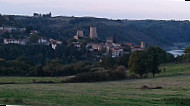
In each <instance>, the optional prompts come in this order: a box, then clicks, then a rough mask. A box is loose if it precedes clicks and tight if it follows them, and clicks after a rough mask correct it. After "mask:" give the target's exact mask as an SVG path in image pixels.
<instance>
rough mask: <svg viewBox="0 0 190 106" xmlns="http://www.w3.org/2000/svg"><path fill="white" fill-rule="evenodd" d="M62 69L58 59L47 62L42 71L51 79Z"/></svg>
mask: <svg viewBox="0 0 190 106" xmlns="http://www.w3.org/2000/svg"><path fill="white" fill-rule="evenodd" d="M61 69H62V63H61V61H60V60H59V59H53V60H48V61H47V62H46V65H45V66H44V68H43V70H44V71H45V72H47V73H49V74H50V76H51V77H53V76H56V75H57V73H58V72H59V71H61Z"/></svg>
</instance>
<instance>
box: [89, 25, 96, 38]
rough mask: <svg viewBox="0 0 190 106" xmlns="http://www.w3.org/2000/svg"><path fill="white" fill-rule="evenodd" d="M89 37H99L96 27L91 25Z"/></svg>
mask: <svg viewBox="0 0 190 106" xmlns="http://www.w3.org/2000/svg"><path fill="white" fill-rule="evenodd" d="M89 37H90V38H91V39H96V38H98V33H97V29H96V27H90V35H89Z"/></svg>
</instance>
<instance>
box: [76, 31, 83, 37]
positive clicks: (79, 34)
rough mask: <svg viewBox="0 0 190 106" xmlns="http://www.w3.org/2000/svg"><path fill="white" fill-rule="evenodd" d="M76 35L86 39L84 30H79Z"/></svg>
mask: <svg viewBox="0 0 190 106" xmlns="http://www.w3.org/2000/svg"><path fill="white" fill-rule="evenodd" d="M76 35H77V36H79V37H84V33H83V31H82V30H78V31H77V34H76Z"/></svg>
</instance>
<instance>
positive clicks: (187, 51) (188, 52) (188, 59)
mask: <svg viewBox="0 0 190 106" xmlns="http://www.w3.org/2000/svg"><path fill="white" fill-rule="evenodd" d="M184 53H185V61H186V62H190V46H188V47H187V48H185V51H184Z"/></svg>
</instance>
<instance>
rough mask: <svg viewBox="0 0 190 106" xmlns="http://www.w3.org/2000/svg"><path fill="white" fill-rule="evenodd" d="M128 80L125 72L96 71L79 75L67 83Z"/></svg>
mask: <svg viewBox="0 0 190 106" xmlns="http://www.w3.org/2000/svg"><path fill="white" fill-rule="evenodd" d="M125 78H126V73H125V71H96V72H89V73H81V74H77V75H76V76H75V77H73V78H71V79H69V80H67V81H66V82H96V81H111V80H121V79H125Z"/></svg>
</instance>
